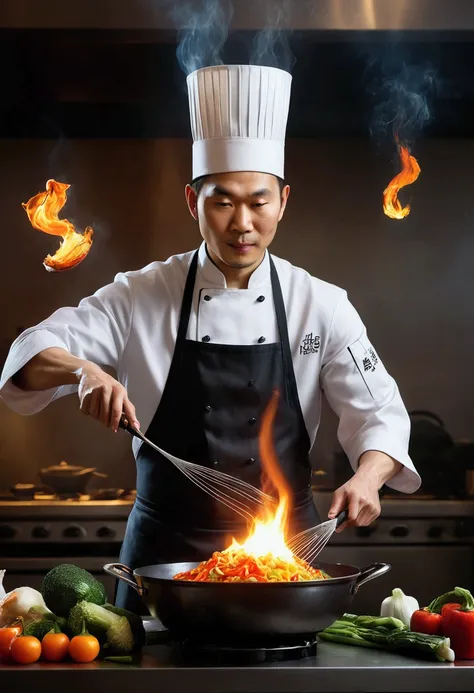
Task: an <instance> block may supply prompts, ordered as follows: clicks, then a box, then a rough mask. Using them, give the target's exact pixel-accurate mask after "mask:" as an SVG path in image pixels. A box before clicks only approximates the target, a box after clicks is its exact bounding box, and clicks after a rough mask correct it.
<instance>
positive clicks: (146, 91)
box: [0, 0, 474, 139]
mask: <svg viewBox="0 0 474 693" xmlns="http://www.w3.org/2000/svg"><path fill="white" fill-rule="evenodd" d="M186 1H187V2H192V0H186ZM212 1H213V2H214V0H212ZM170 2H174V3H176V4H178V3H179V2H181V0H75V1H74V2H72V1H71V0H41V1H39V0H1V2H0V59H1V60H2V64H3V65H4V66H8V69H5V70H4V78H3V83H2V107H1V108H0V137H22V138H25V137H32V138H35V137H36V138H37V137H42V138H52V139H56V138H57V137H67V138H71V137H73V138H75V137H110V138H121V137H146V138H155V137H186V138H189V137H190V129H189V117H188V105H187V94H186V88H185V76H184V74H183V72H182V71H181V69H180V67H179V65H178V61H177V58H176V47H177V31H176V27H175V26H174V25H173V23H172V21H171V18H170V15H169V13H168V12H167V11H166V8H165V3H167V4H168V7H169V3H170ZM196 2H197V4H199V5H201V6H202V0H196ZM268 2H275V3H277V4H278V3H281V2H283V3H284V4H287V5H288V4H289V5H290V7H291V13H290V15H289V16H290V17H291V20H290V22H289V25H290V28H291V32H289V34H288V37H289V45H290V48H291V52H292V54H293V56H294V58H295V60H296V62H295V65H294V68H293V70H292V74H293V84H292V100H291V108H290V114H289V120H288V131H287V133H288V137H333V136H335V137H339V136H343V137H352V136H358V137H367V136H368V135H369V131H370V126H371V120H372V118H373V112H374V105H375V104H376V99H377V95H376V94H375V101H374V93H373V90H371V88H370V85H369V84H368V80H367V69H368V66H369V65H371V64H372V65H373V64H376V65H382V64H383V63H384V61H386V60H387V56H389V57H390V59H391V60H393V59H394V60H395V62H398V63H399V64H400V65H403V64H406V65H410V66H411V65H414V66H422V67H423V66H425V65H429V66H431V67H432V68H433V69H434V71H435V72H436V74H437V75H438V77H439V85H440V88H439V89H438V92H437V94H436V99H435V101H434V103H433V117H432V119H431V120H430V122H429V124H428V125H427V127H426V128H425V129H424V135H425V136H427V137H438V136H440V137H473V136H474V81H473V80H472V78H471V75H472V74H473V72H474V0H292V2H290V3H288V0H268ZM233 5H234V16H233V20H232V23H231V27H230V33H229V38H228V40H227V42H226V44H225V46H224V50H223V53H222V54H221V58H222V60H223V61H224V62H230V63H239V62H248V60H249V58H250V46H251V44H252V38H253V36H255V33H256V32H257V31H259V30H261V29H262V28H263V27H265V26H266V12H265V8H266V7H268V4H267V0H233Z"/></svg>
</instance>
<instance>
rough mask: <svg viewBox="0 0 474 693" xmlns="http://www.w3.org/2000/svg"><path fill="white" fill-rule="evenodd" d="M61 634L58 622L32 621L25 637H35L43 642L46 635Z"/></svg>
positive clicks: (26, 629)
mask: <svg viewBox="0 0 474 693" xmlns="http://www.w3.org/2000/svg"><path fill="white" fill-rule="evenodd" d="M50 631H52V632H53V633H60V632H61V629H60V627H59V625H58V623H57V621H52V620H51V619H49V618H42V619H41V620H40V621H32V622H31V623H29V624H28V625H27V626H26V628H25V629H24V631H23V635H33V636H34V637H35V638H38V640H42V639H43V638H44V636H45V635H46V633H49V632H50Z"/></svg>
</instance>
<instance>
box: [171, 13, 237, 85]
mask: <svg viewBox="0 0 474 693" xmlns="http://www.w3.org/2000/svg"><path fill="white" fill-rule="evenodd" d="M165 6H166V7H167V8H168V11H169V13H170V16H171V19H172V21H173V22H174V24H175V26H176V28H177V30H178V43H179V45H178V48H177V51H176V56H177V58H178V62H179V64H180V67H181V69H182V70H183V72H184V73H185V74H186V75H188V74H189V73H190V72H194V70H198V69H199V68H201V67H209V66H212V65H221V64H222V58H221V53H222V49H223V47H224V44H225V42H226V41H227V36H228V33H229V25H230V22H231V20H232V16H233V13H234V9H233V6H232V2H231V0H165Z"/></svg>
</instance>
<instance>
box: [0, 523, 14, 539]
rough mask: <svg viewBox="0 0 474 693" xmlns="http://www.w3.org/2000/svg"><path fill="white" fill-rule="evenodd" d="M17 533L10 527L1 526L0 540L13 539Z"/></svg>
mask: <svg viewBox="0 0 474 693" xmlns="http://www.w3.org/2000/svg"><path fill="white" fill-rule="evenodd" d="M15 534H16V531H15V530H14V529H13V527H10V525H0V539H13V537H14V536H15Z"/></svg>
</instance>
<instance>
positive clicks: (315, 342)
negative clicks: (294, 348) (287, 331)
mask: <svg viewBox="0 0 474 693" xmlns="http://www.w3.org/2000/svg"><path fill="white" fill-rule="evenodd" d="M320 346H321V337H320V336H319V335H315V336H314V337H313V333H312V332H310V333H309V334H307V335H306V336H305V338H304V339H303V341H302V342H301V345H300V355H301V356H308V354H317V353H318V351H319V347H320Z"/></svg>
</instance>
